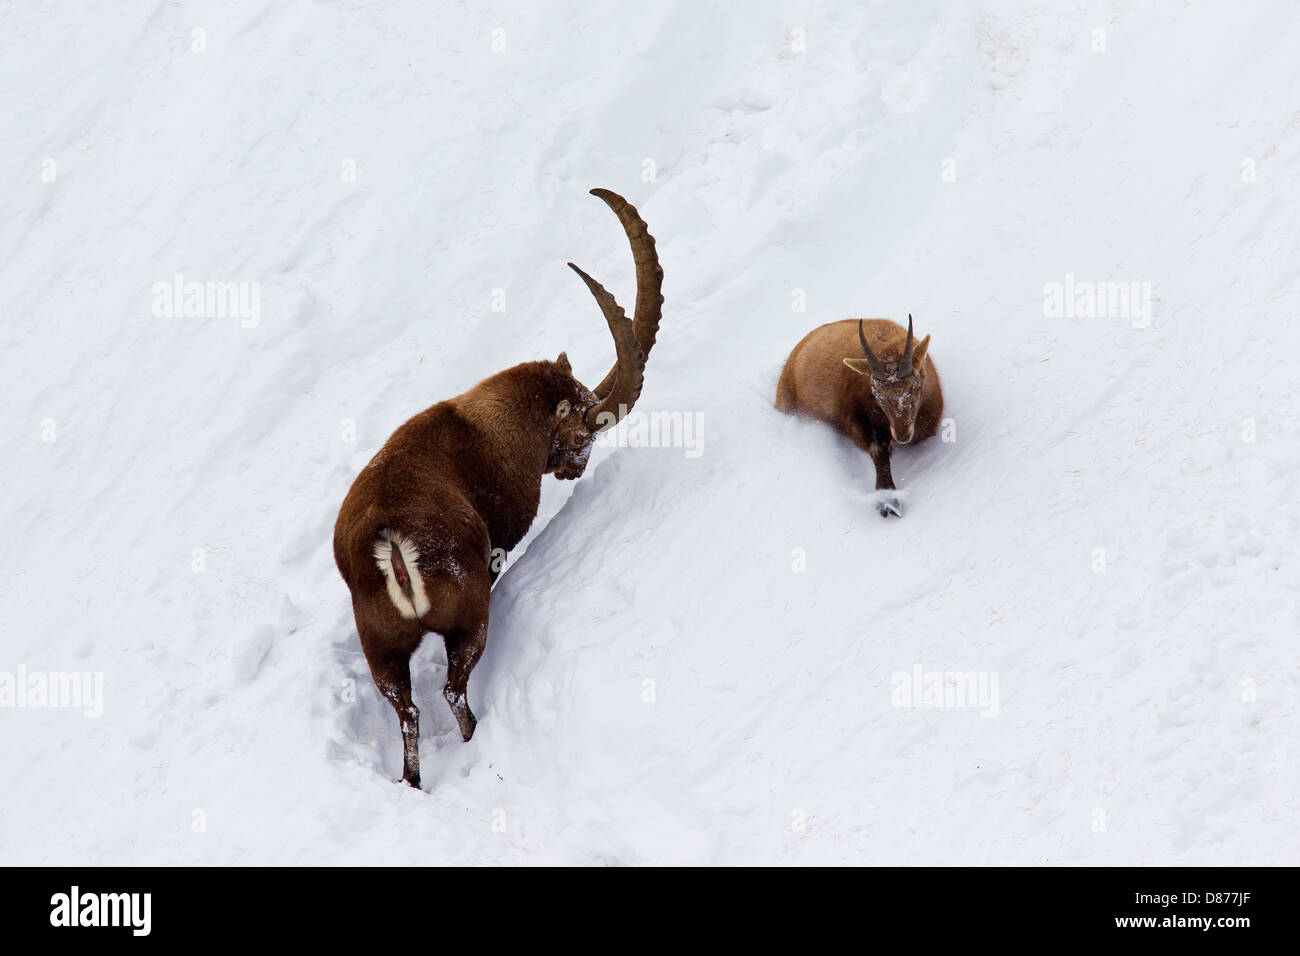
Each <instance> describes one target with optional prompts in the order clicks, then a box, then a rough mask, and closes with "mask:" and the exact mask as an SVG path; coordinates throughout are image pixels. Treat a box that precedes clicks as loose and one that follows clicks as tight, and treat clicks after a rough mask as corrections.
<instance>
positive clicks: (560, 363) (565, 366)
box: [555, 352, 573, 372]
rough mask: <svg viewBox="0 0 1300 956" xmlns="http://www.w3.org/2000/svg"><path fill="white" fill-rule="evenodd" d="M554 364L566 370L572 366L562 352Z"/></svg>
mask: <svg viewBox="0 0 1300 956" xmlns="http://www.w3.org/2000/svg"><path fill="white" fill-rule="evenodd" d="M555 364H556V365H558V366H559V367H560V368H562V369H564V371H566V372H572V371H573V366H572V365H570V364H569V356H567V355H565V354H564V353H563V352H561V353H560V357H559V358H557V359H556V360H555Z"/></svg>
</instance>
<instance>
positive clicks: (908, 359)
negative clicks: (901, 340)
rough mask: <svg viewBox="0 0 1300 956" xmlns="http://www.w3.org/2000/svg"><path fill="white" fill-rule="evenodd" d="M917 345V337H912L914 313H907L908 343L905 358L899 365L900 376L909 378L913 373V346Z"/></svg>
mask: <svg viewBox="0 0 1300 956" xmlns="http://www.w3.org/2000/svg"><path fill="white" fill-rule="evenodd" d="M914 345H916V339H914V338H913V337H912V313H911V312H909V313H907V344H906V345H904V346H903V360H902V361H901V362H900V363H899V366H898V376H899V378H907V376H909V375H911V374H912V347H913V346H914Z"/></svg>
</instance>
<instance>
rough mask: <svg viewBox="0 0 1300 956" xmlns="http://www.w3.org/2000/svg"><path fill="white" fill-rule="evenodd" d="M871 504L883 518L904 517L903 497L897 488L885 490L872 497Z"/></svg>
mask: <svg viewBox="0 0 1300 956" xmlns="http://www.w3.org/2000/svg"><path fill="white" fill-rule="evenodd" d="M871 504H872V505H873V506H874V507H875V509H876V510H877V511H878V512H880V517H882V518H889V517H894V518H901V517H903V496H902V495H900V494H899V493H898V490H897V489H895V488H885V489H881V490H879V491H877V492H876V493H875V494H874V495H872V496H871Z"/></svg>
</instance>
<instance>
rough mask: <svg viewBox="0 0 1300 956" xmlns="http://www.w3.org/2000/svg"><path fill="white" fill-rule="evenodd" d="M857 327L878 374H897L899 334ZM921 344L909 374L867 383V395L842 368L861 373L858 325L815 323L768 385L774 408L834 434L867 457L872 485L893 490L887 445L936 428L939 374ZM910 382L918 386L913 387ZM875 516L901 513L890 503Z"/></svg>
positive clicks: (876, 323)
mask: <svg viewBox="0 0 1300 956" xmlns="http://www.w3.org/2000/svg"><path fill="white" fill-rule="evenodd" d="M862 328H863V334H864V335H865V336H866V339H867V342H868V344H869V345H870V346H871V349H872V351H873V352H874V353H875V355H876V356H878V357H879V359H880V360H881V362H882V363H883V364H884V366H885V370H886V372H887V373H891V372H895V371H897V368H898V363H899V359H901V357H902V355H903V347H904V343H905V342H906V339H907V329H905V328H904V327H903V326H901V325H899V324H898V323H897V322H892V321H890V320H889V319H866V320H864V321H863V324H862ZM923 346H928V336H927V338H926V340H924V342H918V343H917V345H916V346H915V351H914V353H913V354H914V357H916V358H917V359H918V361H916V362H914V366H915V368H914V371H913V374H912V376H910V377H908V378H905V379H901V380H891V376H890V375H889V374H887V375H886V376H885V378H884V379H883V380H882V379H876V380H875V382H874V386H875V391H873V380H872V376H871V375H870V374H863V372H860V371H855V370H854V369H852V368H849V367H848V366H847V365H845V363H844V360H845V359H846V358H847V359H850V360H853V361H854V362H855V363H857V364H860V365H861V367H862V368H863V369H864V370H865V368H866V360H865V359H864V358H863V350H862V346H861V345H860V344H859V342H858V320H857V319H844V320H842V321H839V322H830V323H827V324H826V325H822V326H819V327H818V328H815V329H813V330H812V331H811V332H809V333H808V334H807V335H806V336H804V337H803V339H802V340H801V341H800V342H799V344H798V345H796V346H795V347H794V351H792V352H791V353H790V357H789V358H788V359H786V362H785V368H784V369H783V370H782V372H781V380H780V382H779V383H778V384H777V387H776V407H777V409H779V410H780V411H783V412H798V413H801V414H803V415H807V416H808V417H810V418H815V419H817V420H818V421H822V422H826V423H827V424H829V425H832V426H834V427H835V428H837V429H839V431H841V432H843V433H844V434H845V435H847V436H848V437H849V438H850V439H852V440H853V442H854V444H856V445H857V446H858V447H859V448H861V449H862V450H863V451H865V452H866V453H867V454H868V455H870V456H871V460H872V462H873V463H874V464H875V468H876V488H877V489H878V490H879V489H887V490H893V489H894V487H895V486H894V478H893V473H892V470H891V467H890V456H891V454H892V452H893V446H894V444H895V442H899V441H905V442H907V443H908V444H915V443H916V442H919V441H924V440H925V439H927V438H929V437H930V436H932V435H933V434H934V433H935V432H936V431H938V428H939V422H940V420H941V419H942V418H943V391H942V390H941V388H940V385H939V373H938V372H937V371H935V367H934V362H933V361H932V360H931V358H930V355H929V351H928V348H926V350H925V351H924V352H923V353H922V351H921V350H922V348H923ZM858 360H861V362H860V363H859V362H858ZM918 384H919V386H920V388H919V390H916V386H917V385H918ZM914 390H915V392H914ZM877 391H878V392H879V393H880V397H879V398H878V397H877V394H876V392H877ZM913 392H914V394H913ZM881 399H883V400H884V401H883V403H882V401H881ZM909 432H910V433H909ZM880 513H881V514H882V515H889V514H894V515H898V514H901V510H900V508H899V506H898V503H897V501H891V502H889V503H887V504H882V505H881V507H880Z"/></svg>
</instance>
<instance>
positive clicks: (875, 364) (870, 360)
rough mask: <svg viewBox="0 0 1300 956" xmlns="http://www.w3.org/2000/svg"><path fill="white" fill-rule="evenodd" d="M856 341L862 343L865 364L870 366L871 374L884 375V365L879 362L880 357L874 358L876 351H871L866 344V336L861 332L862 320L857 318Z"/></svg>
mask: <svg viewBox="0 0 1300 956" xmlns="http://www.w3.org/2000/svg"><path fill="white" fill-rule="evenodd" d="M858 341H859V342H861V343H862V351H863V352H864V353H865V354H866V356H867V364H868V365H870V366H871V374H872V375H876V376H880V377H882V378H883V377H884V374H885V366H883V365H882V364H880V359H878V358H876V353H875V352H873V351H871V346H870V345H868V344H867V337H866V336H865V335H863V334H862V320H861V319H858Z"/></svg>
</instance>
